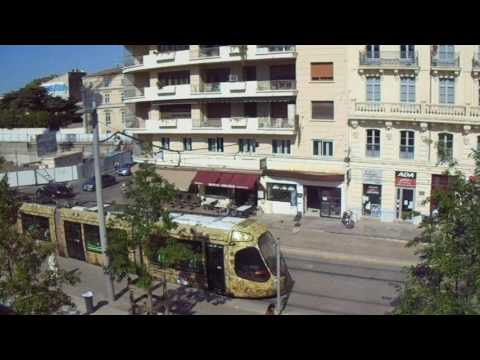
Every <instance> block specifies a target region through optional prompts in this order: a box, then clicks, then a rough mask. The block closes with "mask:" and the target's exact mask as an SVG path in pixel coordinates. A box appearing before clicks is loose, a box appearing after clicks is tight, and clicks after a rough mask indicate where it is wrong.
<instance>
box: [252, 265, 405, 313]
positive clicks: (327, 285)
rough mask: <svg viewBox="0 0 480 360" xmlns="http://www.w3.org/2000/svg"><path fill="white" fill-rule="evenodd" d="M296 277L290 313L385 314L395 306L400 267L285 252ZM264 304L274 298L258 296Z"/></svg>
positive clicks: (287, 308) (287, 311) (400, 278)
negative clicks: (262, 298)
mask: <svg viewBox="0 0 480 360" xmlns="http://www.w3.org/2000/svg"><path fill="white" fill-rule="evenodd" d="M286 261H287V265H288V268H289V271H290V274H291V275H292V278H293V279H294V281H295V285H294V287H293V290H292V292H291V293H290V296H289V297H288V300H287V305H286V307H285V309H284V311H285V313H290V314H306V315H310V314H326V315H330V314H331V315H384V314H386V313H388V312H390V311H392V310H393V306H392V305H393V304H394V302H395V299H396V298H397V297H398V292H397V287H398V286H399V285H401V281H402V279H403V274H402V273H401V269H400V268H384V267H383V268H382V267H377V266H372V265H353V264H347V263H333V262H326V261H323V260H320V259H313V258H300V257H289V256H286ZM259 301H261V302H262V303H264V304H265V309H266V307H267V304H268V303H271V302H274V301H275V299H267V300H259Z"/></svg>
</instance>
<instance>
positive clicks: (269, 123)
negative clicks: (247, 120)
mask: <svg viewBox="0 0 480 360" xmlns="http://www.w3.org/2000/svg"><path fill="white" fill-rule="evenodd" d="M258 128H259V129H294V128H295V122H294V121H293V120H291V119H287V118H269V117H263V118H259V119H258Z"/></svg>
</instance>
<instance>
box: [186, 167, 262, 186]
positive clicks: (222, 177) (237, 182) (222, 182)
mask: <svg viewBox="0 0 480 360" xmlns="http://www.w3.org/2000/svg"><path fill="white" fill-rule="evenodd" d="M192 181H193V183H194V184H195V185H206V186H212V187H225V188H231V189H245V190H252V189H254V188H255V184H256V183H257V182H258V175H254V174H241V173H230V172H216V171H198V172H197V175H195V177H194V178H193V180H192Z"/></svg>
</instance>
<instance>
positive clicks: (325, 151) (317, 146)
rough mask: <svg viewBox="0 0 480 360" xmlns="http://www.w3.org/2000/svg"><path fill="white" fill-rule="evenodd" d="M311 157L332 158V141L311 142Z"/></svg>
mask: <svg viewBox="0 0 480 360" xmlns="http://www.w3.org/2000/svg"><path fill="white" fill-rule="evenodd" d="M313 155H317V156H333V141H332V140H313Z"/></svg>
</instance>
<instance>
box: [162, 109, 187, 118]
mask: <svg viewBox="0 0 480 360" xmlns="http://www.w3.org/2000/svg"><path fill="white" fill-rule="evenodd" d="M190 118H191V113H190V112H188V111H186V112H185V111H183V112H163V113H161V114H160V119H161V120H171V119H190Z"/></svg>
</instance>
